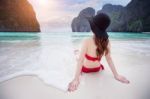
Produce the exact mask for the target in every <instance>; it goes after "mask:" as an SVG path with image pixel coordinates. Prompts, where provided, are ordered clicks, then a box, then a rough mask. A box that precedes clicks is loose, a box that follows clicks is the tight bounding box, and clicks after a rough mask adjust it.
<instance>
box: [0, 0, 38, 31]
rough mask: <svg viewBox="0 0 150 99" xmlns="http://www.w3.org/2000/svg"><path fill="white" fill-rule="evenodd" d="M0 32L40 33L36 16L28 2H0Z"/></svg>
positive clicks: (2, 0) (5, 0) (26, 0)
mask: <svg viewBox="0 0 150 99" xmlns="http://www.w3.org/2000/svg"><path fill="white" fill-rule="evenodd" d="M0 31H4V32H40V25H39V23H38V21H37V18H36V14H35V12H34V9H33V7H32V6H31V4H30V3H29V2H28V0H0Z"/></svg>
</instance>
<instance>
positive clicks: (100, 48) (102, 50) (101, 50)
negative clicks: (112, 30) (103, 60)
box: [94, 36, 109, 58]
mask: <svg viewBox="0 0 150 99" xmlns="http://www.w3.org/2000/svg"><path fill="white" fill-rule="evenodd" d="M94 40H95V44H96V46H97V48H96V55H97V57H98V58H100V57H102V56H103V55H104V54H105V55H107V54H108V52H109V50H108V47H107V46H108V43H109V39H108V38H104V37H97V36H95V37H94Z"/></svg>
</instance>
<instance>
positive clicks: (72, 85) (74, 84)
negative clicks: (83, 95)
mask: <svg viewBox="0 0 150 99" xmlns="http://www.w3.org/2000/svg"><path fill="white" fill-rule="evenodd" d="M79 84H80V81H79V79H75V80H73V81H72V82H70V83H69V87H68V91H69V92H71V91H75V90H77V88H78V86H79Z"/></svg>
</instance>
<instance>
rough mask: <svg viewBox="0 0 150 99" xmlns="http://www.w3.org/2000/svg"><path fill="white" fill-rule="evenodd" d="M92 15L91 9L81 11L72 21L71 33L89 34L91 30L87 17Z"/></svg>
mask: <svg viewBox="0 0 150 99" xmlns="http://www.w3.org/2000/svg"><path fill="white" fill-rule="evenodd" d="M94 15H95V10H94V9H93V8H91V7H88V8H85V9H83V10H82V11H81V12H80V13H79V15H78V16H77V17H76V18H74V19H73V21H72V24H71V27H72V32H90V30H91V28H90V24H89V22H88V20H87V17H92V16H94Z"/></svg>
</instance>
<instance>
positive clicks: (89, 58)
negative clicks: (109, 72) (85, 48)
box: [85, 54, 101, 61]
mask: <svg viewBox="0 0 150 99" xmlns="http://www.w3.org/2000/svg"><path fill="white" fill-rule="evenodd" d="M85 57H86V58H87V59H88V60H91V61H100V59H101V58H98V57H91V56H89V55H88V54H85Z"/></svg>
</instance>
